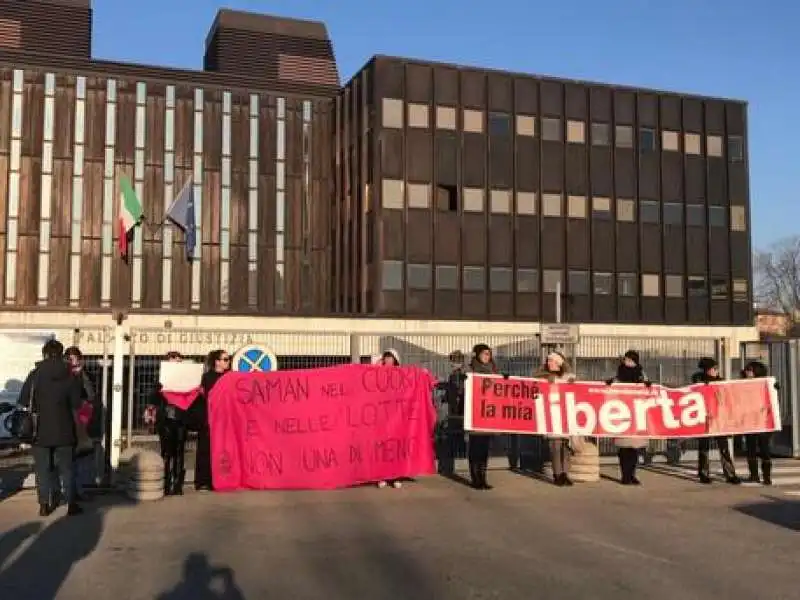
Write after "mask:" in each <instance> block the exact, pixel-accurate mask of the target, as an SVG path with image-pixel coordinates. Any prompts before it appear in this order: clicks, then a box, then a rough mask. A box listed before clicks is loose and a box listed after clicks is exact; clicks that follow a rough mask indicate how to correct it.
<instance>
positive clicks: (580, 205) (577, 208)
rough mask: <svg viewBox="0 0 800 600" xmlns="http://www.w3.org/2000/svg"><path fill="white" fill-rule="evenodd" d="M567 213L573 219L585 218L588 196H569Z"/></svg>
mask: <svg viewBox="0 0 800 600" xmlns="http://www.w3.org/2000/svg"><path fill="white" fill-rule="evenodd" d="M567 214H568V215H569V216H570V217H572V218H573V219H585V218H586V196H568V197H567Z"/></svg>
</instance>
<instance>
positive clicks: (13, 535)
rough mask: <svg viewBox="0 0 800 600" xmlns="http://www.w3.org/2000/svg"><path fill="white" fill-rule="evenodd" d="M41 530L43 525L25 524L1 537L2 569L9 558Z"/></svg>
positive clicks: (0, 565)
mask: <svg viewBox="0 0 800 600" xmlns="http://www.w3.org/2000/svg"><path fill="white" fill-rule="evenodd" d="M41 529H42V524H41V523H37V522H35V521H31V522H30V523H25V524H24V525H20V526H19V527H15V528H14V529H12V530H11V531H7V532H5V533H4V534H3V535H0V568H2V566H3V565H4V564H5V562H6V561H7V560H8V557H9V556H11V555H12V554H14V552H16V550H17V548H19V547H20V546H21V545H22V544H23V543H24V542H25V540H27V539H28V538H29V537H31V536H33V535H36V534H37V533H39V531H41ZM0 573H2V571H0Z"/></svg>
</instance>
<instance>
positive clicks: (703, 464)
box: [692, 357, 742, 485]
mask: <svg viewBox="0 0 800 600" xmlns="http://www.w3.org/2000/svg"><path fill="white" fill-rule="evenodd" d="M697 368H698V371H697V372H696V373H694V374H693V375H692V383H712V382H714V381H722V376H721V375H720V373H719V364H718V363H717V361H716V360H714V359H713V358H710V357H706V358H701V359H700V362H698V363H697ZM712 439H713V440H714V443H715V444H716V445H717V449H718V450H719V459H720V462H721V463H722V473H723V475H724V476H725V481H727V482H728V483H730V484H733V485H738V484H740V483H741V482H742V480H741V479H739V478H738V477H737V476H736V466H735V465H734V464H733V458H731V451H730V448H728V438H727V437H725V436H722V437H715V438H710V437H703V438H700V440H699V447H698V450H697V478H698V479H699V480H700V483H705V484H709V483H711V465H710V464H709V460H708V452H709V450H710V449H711V441H712Z"/></svg>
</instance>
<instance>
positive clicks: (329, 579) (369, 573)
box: [0, 472, 800, 600]
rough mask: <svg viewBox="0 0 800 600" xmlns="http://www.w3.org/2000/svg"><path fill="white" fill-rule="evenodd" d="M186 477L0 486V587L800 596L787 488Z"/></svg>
mask: <svg viewBox="0 0 800 600" xmlns="http://www.w3.org/2000/svg"><path fill="white" fill-rule="evenodd" d="M491 475H492V480H493V483H494V484H495V485H496V486H497V487H496V489H495V490H494V491H492V492H476V491H473V490H471V489H469V488H467V487H465V486H463V485H461V484H459V483H457V482H453V481H449V480H446V479H442V478H438V477H432V478H425V479H421V480H420V481H418V482H416V483H409V484H407V485H406V486H405V487H404V488H403V489H402V490H392V489H386V490H378V489H375V488H372V487H364V488H359V489H350V490H344V491H339V492H328V493H311V492H295V493H256V492H250V493H240V494H210V493H205V494H202V493H194V492H192V493H189V494H187V495H186V496H184V497H182V498H169V499H166V500H164V501H160V502H155V503H150V504H142V505H132V504H128V503H126V502H124V501H123V500H121V499H120V498H116V497H114V496H98V497H96V498H95V499H94V501H93V502H92V503H91V509H90V510H88V511H87V513H86V514H85V515H82V516H80V517H74V518H64V517H63V510H64V509H63V508H62V509H61V510H60V511H59V512H58V513H56V514H55V515H53V516H52V517H50V518H48V519H42V520H40V519H38V518H37V517H36V514H35V513H36V506H35V499H34V497H33V495H32V494H31V493H30V492H22V493H19V494H16V495H14V496H11V497H10V498H7V499H5V500H3V501H2V502H0V598H2V599H3V600H52V599H58V600H86V599H87V598H91V599H92V600H106V599H108V600H127V599H131V600H134V599H136V600H138V599H148V600H151V599H159V600H206V599H216V598H225V599H228V600H235V599H241V598H246V599H247V600H295V599H297V600H303V599H320V600H336V599H339V598H342V599H348V600H361V599H365V600H366V599H370V600H372V599H379V600H380V599H387V600H395V599H409V600H412V599H413V600H447V599H458V600H466V599H472V598H509V599H516V598H526V599H531V598H556V599H570V598H580V599H583V598H586V599H590V600H596V599H606V598H608V599H611V598H614V599H620V598H635V599H637V600H641V599H643V598H645V599H647V600H660V599H669V600H675V599H676V598H680V599H681V600H690V599H693V598H698V599H699V598H702V599H703V600H707V599H708V598H712V597H719V598H726V599H730V600H735V599H747V600H752V599H754V598H769V599H770V600H778V599H781V598H787V599H788V598H795V599H796V598H798V597H800V577H799V576H798V567H799V566H800V546H798V541H800V535H798V532H800V502H798V500H800V499H799V498H797V497H792V496H787V495H786V494H785V493H782V492H780V491H778V490H774V491H773V490H765V489H764V488H744V487H741V488H732V487H730V486H727V485H724V484H722V483H716V484H715V485H713V486H710V487H704V486H700V485H699V484H696V483H694V482H690V481H686V480H682V479H680V478H675V477H670V476H667V475H659V474H655V473H646V472H645V473H643V474H642V479H643V481H644V484H645V485H644V486H643V487H642V488H639V489H635V488H634V489H632V488H627V487H622V486H619V485H617V484H615V483H614V482H612V481H608V480H604V481H601V482H600V483H597V484H585V485H581V486H575V487H574V488H571V489H560V488H555V487H553V486H551V485H549V484H547V483H545V482H541V481H537V480H535V479H530V478H528V477H527V476H524V475H518V474H514V473H510V472H494V473H491Z"/></svg>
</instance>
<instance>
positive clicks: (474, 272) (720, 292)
mask: <svg viewBox="0 0 800 600" xmlns="http://www.w3.org/2000/svg"><path fill="white" fill-rule="evenodd" d="M404 271H405V277H404ZM486 271H487V269H486V268H485V267H479V266H464V267H462V268H461V285H460V286H459V268H458V267H457V266H455V265H429V264H414V263H408V264H406V263H404V262H403V261H399V260H385V261H383V263H382V281H381V289H382V290H383V291H402V290H403V289H405V288H408V289H410V290H430V289H431V288H433V287H435V288H436V289H437V290H451V291H452V290H458V289H461V290H463V291H465V292H485V291H486V290H487V281H486V280H487V277H486ZM488 272H489V273H488V275H489V277H488V290H489V291H490V292H500V293H502V292H506V293H508V292H513V291H514V289H515V283H516V291H517V293H523V294H524V293H532V294H535V293H539V291H540V289H541V291H543V292H544V293H549V294H554V293H556V292H558V291H561V292H563V293H565V294H570V295H575V296H585V295H589V294H593V295H595V296H610V295H613V294H614V293H615V290H616V294H617V295H618V296H638V295H642V296H644V297H653V298H655V297H659V296H662V295H663V296H665V297H667V298H682V297H684V296H687V295H688V296H691V297H707V296H710V297H711V298H712V299H720V300H726V299H728V297H729V296H730V291H731V289H733V299H734V301H735V302H747V290H748V285H747V280H746V279H734V280H733V286H732V288H731V284H730V283H731V282H730V280H729V279H728V278H726V277H711V278H710V279H709V278H706V277H704V276H701V275H689V276H688V277H686V276H683V275H663V276H662V275H658V274H652V273H645V274H642V275H641V276H640V275H637V274H636V273H617V274H616V275H614V273H600V272H595V273H590V272H589V271H568V272H567V282H566V283H567V285H566V288H565V287H564V282H563V272H562V271H559V270H550V269H545V270H543V271H542V273H541V275H542V276H541V288H540V279H539V270H538V269H516V270H515V269H512V268H511V267H491V268H489V269H488ZM662 278H663V279H662ZM662 281H663V290H662ZM640 282H641V292H640V284H639V283H640ZM559 288H560V289H559Z"/></svg>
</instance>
